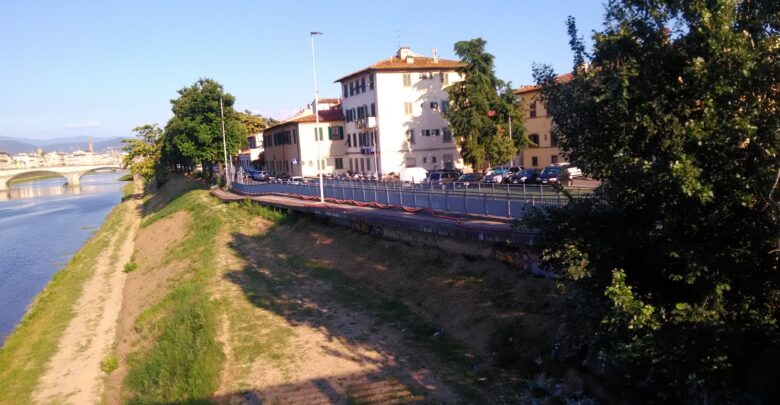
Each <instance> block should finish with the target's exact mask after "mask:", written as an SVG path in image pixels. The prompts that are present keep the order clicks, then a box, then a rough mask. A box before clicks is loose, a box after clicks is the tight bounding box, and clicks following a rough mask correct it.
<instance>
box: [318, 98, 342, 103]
mask: <svg viewBox="0 0 780 405" xmlns="http://www.w3.org/2000/svg"><path fill="white" fill-rule="evenodd" d="M319 102H320V103H322V104H341V99H340V98H321V99H320V101H319Z"/></svg>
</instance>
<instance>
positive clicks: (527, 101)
mask: <svg viewBox="0 0 780 405" xmlns="http://www.w3.org/2000/svg"><path fill="white" fill-rule="evenodd" d="M557 79H558V80H559V81H568V80H571V74H565V75H561V76H558V78H557ZM540 93H541V87H540V86H523V87H521V88H519V89H517V90H516V91H515V94H516V95H517V97H518V99H519V100H520V102H521V103H522V105H523V107H524V108H525V114H526V115H525V122H524V126H525V131H526V134H528V138H529V139H530V140H531V142H533V143H534V145H533V146H530V147H528V148H526V149H525V150H523V151H522V152H521V153H520V155H518V159H517V160H518V161H519V162H520V165H521V166H524V167H534V168H544V167H546V166H549V165H553V164H556V163H564V162H566V157H565V156H563V154H561V150H560V149H559V148H558V143H557V141H556V139H555V138H553V136H552V133H551V129H552V125H553V124H552V117H551V116H550V115H548V114H547V108H546V107H545V105H544V103H542V102H541V101H540V97H539V96H540Z"/></svg>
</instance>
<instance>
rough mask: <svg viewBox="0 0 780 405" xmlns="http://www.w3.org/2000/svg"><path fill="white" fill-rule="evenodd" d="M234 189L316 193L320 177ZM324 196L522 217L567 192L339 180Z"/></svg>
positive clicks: (577, 192)
mask: <svg viewBox="0 0 780 405" xmlns="http://www.w3.org/2000/svg"><path fill="white" fill-rule="evenodd" d="M233 189H234V190H236V191H239V192H240V193H242V194H246V195H264V194H285V195H297V196H310V197H318V196H319V195H320V191H319V183H318V182H297V183H292V182H288V183H257V182H244V183H233ZM567 191H568V192H569V194H570V195H572V196H573V197H574V198H583V197H586V196H587V195H589V194H590V193H591V192H592V189H591V188H567ZM324 193H325V198H334V199H338V200H345V201H358V202H376V203H379V204H386V205H397V206H404V207H409V208H423V209H432V210H440V211H447V212H456V213H461V214H479V215H491V216H498V217H509V218H520V217H521V216H522V213H523V210H524V209H525V208H526V207H527V206H529V205H531V206H562V205H565V204H566V203H567V202H568V198H567V197H566V196H565V195H564V194H563V193H561V192H560V191H559V190H558V189H556V188H555V187H552V186H545V185H524V184H518V185H515V184H492V185H491V184H482V183H472V184H464V183H445V184H441V185H438V184H426V183H422V184H408V183H398V182H371V181H338V180H327V181H325V182H324Z"/></svg>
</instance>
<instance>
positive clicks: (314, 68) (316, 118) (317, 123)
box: [309, 31, 325, 203]
mask: <svg viewBox="0 0 780 405" xmlns="http://www.w3.org/2000/svg"><path fill="white" fill-rule="evenodd" d="M315 35H322V33H321V32H316V31H312V32H311V33H309V36H310V37H311V67H312V71H313V72H314V122H315V124H314V140H315V141H316V142H317V171H318V172H319V176H320V202H321V203H324V202H325V187H324V186H323V184H322V167H321V166H322V163H321V162H322V159H321V158H320V138H319V136H320V135H319V126H320V112H319V103H320V93H319V92H318V91H317V58H316V55H315V53H314V36H315Z"/></svg>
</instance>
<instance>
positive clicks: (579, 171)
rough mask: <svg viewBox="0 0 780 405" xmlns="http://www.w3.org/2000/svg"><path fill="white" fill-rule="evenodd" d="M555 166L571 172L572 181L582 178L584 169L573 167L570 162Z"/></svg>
mask: <svg viewBox="0 0 780 405" xmlns="http://www.w3.org/2000/svg"><path fill="white" fill-rule="evenodd" d="M553 166H558V167H561V168H566V171H567V172H569V177H571V178H572V179H573V178H575V177H582V169H580V168H579V167H577V166H572V165H571V164H570V163H569V162H563V163H556V164H554V165H553Z"/></svg>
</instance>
